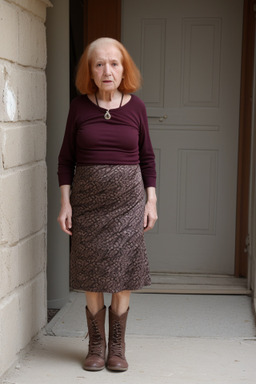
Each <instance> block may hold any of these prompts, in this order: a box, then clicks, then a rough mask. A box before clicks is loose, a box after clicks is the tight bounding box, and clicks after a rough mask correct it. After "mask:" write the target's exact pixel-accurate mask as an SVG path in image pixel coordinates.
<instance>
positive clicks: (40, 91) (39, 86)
mask: <svg viewBox="0 0 256 384" xmlns="http://www.w3.org/2000/svg"><path fill="white" fill-rule="evenodd" d="M14 78H15V79H16V84H17V88H18V95H19V98H18V115H19V120H23V121H24V120H29V121H33V120H44V121H45V120H46V77H45V73H44V72H43V71H39V70H38V71H37V70H34V71H33V70H29V69H19V70H17V71H16V72H15V73H14Z"/></svg>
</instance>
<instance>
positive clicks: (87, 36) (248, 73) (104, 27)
mask: <svg viewBox="0 0 256 384" xmlns="http://www.w3.org/2000/svg"><path fill="white" fill-rule="evenodd" d="M255 3H256V0H244V9H243V40H242V57H241V60H242V61H241V91H240V119H239V143H238V145H239V148H238V174H237V203H236V238H235V268H234V276H236V277H247V276H248V254H247V250H246V239H247V236H248V230H249V229H248V227H249V188H250V159H251V124H252V93H253V71H254V28H255V15H254V5H255ZM110 10H111V11H110ZM106 15H107V16H108V17H106ZM102 36H108V37H112V38H115V39H117V40H121V0H109V1H108V2H106V1H105V0H98V1H97V2H96V3H95V1H94V0H84V36H83V37H84V46H86V45H87V44H89V43H90V42H91V41H93V40H94V39H96V38H98V37H102Z"/></svg>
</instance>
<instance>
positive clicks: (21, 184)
mask: <svg viewBox="0 0 256 384" xmlns="http://www.w3.org/2000/svg"><path fill="white" fill-rule="evenodd" d="M48 5H50V3H49V1H48V0H8V1H5V0H1V1H0V15H1V17H0V37H1V43H0V95H1V97H0V376H2V374H3V373H4V372H5V371H6V370H8V369H9V368H10V367H11V366H12V365H13V364H14V363H15V361H16V360H17V357H18V353H19V352H20V350H22V349H23V348H24V347H26V345H27V344H28V343H29V342H30V341H31V339H32V337H33V336H35V335H36V334H37V333H38V332H39V330H40V329H41V328H42V327H43V326H44V325H45V324H46V320H47V306H46V220H47V217H46V206H47V198H46V187H47V174H46V162H45V157H46V76H45V68H46V59H47V57H46V31H45V20H46V7H47V6H48Z"/></svg>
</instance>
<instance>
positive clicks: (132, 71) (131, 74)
mask: <svg viewBox="0 0 256 384" xmlns="http://www.w3.org/2000/svg"><path fill="white" fill-rule="evenodd" d="M100 43H106V44H112V45H114V46H115V47H116V48H117V49H119V51H120V52H121V55H122V65H123V68H124V72H123V76H124V78H123V79H122V81H121V84H120V85H119V87H118V90H119V91H120V92H122V93H124V94H127V93H131V92H135V91H137V90H138V89H139V88H140V87H141V74H140V71H139V69H138V68H137V66H136V64H135V63H134V61H133V59H132V58H131V56H130V54H129V53H128V51H127V49H126V48H125V47H124V46H123V44H121V43H120V42H119V41H117V40H115V39H111V38H108V37H102V38H99V39H97V40H94V41H93V42H92V43H91V44H89V45H88V46H87V47H86V48H85V50H84V52H83V54H82V56H81V58H80V60H79V63H78V67H77V73H76V81H75V84H76V88H77V90H78V91H79V92H80V93H81V94H83V95H84V94H94V93H95V92H97V90H98V87H97V85H96V84H95V82H94V80H93V79H92V78H91V75H92V74H91V57H92V53H93V51H94V49H95V48H96V47H97V45H98V44H100Z"/></svg>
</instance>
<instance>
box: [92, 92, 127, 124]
mask: <svg viewBox="0 0 256 384" xmlns="http://www.w3.org/2000/svg"><path fill="white" fill-rule="evenodd" d="M123 97H124V95H123V93H122V97H121V101H120V105H119V108H120V107H121V106H122V102H123ZM95 100H96V104H97V106H98V107H99V103H98V99H97V95H96V93H95ZM104 118H105V119H106V120H109V119H111V115H110V112H109V109H107V110H106V112H105V114H104Z"/></svg>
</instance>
